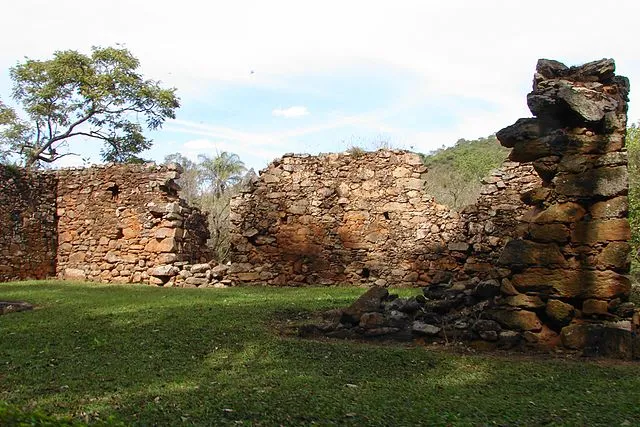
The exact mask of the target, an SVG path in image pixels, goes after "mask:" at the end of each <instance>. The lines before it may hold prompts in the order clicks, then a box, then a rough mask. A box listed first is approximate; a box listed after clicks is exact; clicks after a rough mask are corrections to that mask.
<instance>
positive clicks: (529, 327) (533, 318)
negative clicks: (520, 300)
mask: <svg viewBox="0 0 640 427" xmlns="http://www.w3.org/2000/svg"><path fill="white" fill-rule="evenodd" d="M487 316H488V317H490V318H491V319H493V320H495V321H497V322H498V323H500V324H501V325H502V326H503V327H505V328H507V329H513V330H517V331H539V330H541V329H542V322H541V321H540V319H539V318H538V316H537V315H536V314H535V313H534V312H532V311H527V310H490V311H488V312H487Z"/></svg>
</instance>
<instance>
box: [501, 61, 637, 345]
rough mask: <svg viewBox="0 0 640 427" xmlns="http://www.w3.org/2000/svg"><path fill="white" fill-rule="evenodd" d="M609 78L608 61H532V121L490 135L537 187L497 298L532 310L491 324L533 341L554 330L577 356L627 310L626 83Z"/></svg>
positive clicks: (507, 312) (505, 256)
mask: <svg viewBox="0 0 640 427" xmlns="http://www.w3.org/2000/svg"><path fill="white" fill-rule="evenodd" d="M614 71H615V64H614V61H613V60H611V59H602V60H599V61H594V62H591V63H588V64H585V65H582V66H577V67H567V66H565V65H564V64H561V63H560V62H557V61H552V60H545V59H541V60H539V61H538V65H537V69H536V73H535V76H534V82H533V91H532V92H531V93H529V95H528V96H527V104H528V106H529V109H530V110H531V112H532V113H533V115H534V116H535V117H534V118H526V119H519V120H518V121H516V123H515V124H513V125H511V126H509V127H507V128H505V129H503V130H501V131H500V132H498V134H497V137H498V139H499V140H500V142H501V144H502V145H503V146H505V147H509V148H513V151H512V153H511V155H510V159H511V160H513V161H517V162H533V166H534V168H535V170H536V172H537V173H538V174H539V175H540V177H541V178H542V180H543V183H542V185H541V186H540V187H538V188H534V189H533V190H531V191H528V192H526V193H525V194H523V197H522V200H523V201H524V202H525V203H527V204H528V205H530V206H531V210H530V211H529V212H528V213H527V214H526V215H525V217H524V221H525V223H526V226H527V233H526V235H525V236H524V237H523V238H520V239H514V240H512V241H510V242H509V243H508V244H507V245H506V247H505V248H504V250H503V251H502V254H501V257H500V259H499V262H500V263H501V264H503V265H504V266H508V267H509V268H510V269H511V275H510V277H509V278H508V279H507V280H506V282H507V283H506V285H507V286H503V289H507V291H506V292H507V293H512V294H513V295H511V298H515V297H516V296H520V297H519V298H520V299H522V300H523V301H524V299H527V300H529V301H530V302H531V301H533V300H535V301H534V302H535V304H534V303H531V304H524V305H523V304H520V305H517V306H515V307H510V308H503V309H502V311H500V312H497V313H496V317H497V318H500V319H502V320H508V322H507V323H509V322H513V323H514V324H519V325H520V327H521V329H522V328H523V329H529V330H530V331H531V339H532V340H536V339H538V338H542V337H543V336H544V337H547V338H548V337H550V336H554V334H553V332H554V331H555V332H561V336H562V343H563V344H564V345H565V346H567V347H570V348H583V347H585V346H589V345H590V343H589V340H591V341H593V339H592V338H593V336H594V331H596V333H595V335H598V334H601V333H602V327H603V322H604V321H610V320H615V319H619V318H620V317H625V316H628V315H629V313H627V311H629V310H633V308H632V305H629V304H625V302H626V300H627V297H628V296H629V292H630V289H631V286H630V282H629V279H628V277H627V274H628V273H629V268H630V262H629V253H630V250H631V247H630V245H629V243H628V241H629V239H630V237H631V230H630V227H629V222H628V220H627V211H628V199H627V191H628V176H627V153H626V151H625V148H624V139H625V133H626V123H627V115H626V113H627V101H628V93H629V81H628V79H627V78H626V77H622V76H616V75H615V73H614ZM511 285H512V286H511ZM524 297H526V298H524ZM590 337H591V338H590ZM591 344H594V343H593V342H592V343H591ZM594 345H595V344H594Z"/></svg>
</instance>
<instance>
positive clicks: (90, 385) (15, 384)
mask: <svg viewBox="0 0 640 427" xmlns="http://www.w3.org/2000/svg"><path fill="white" fill-rule="evenodd" d="M361 292H362V289H360V288H280V289H276V288H228V289H178V288H156V287H149V286H137V285H128V286H116V285H98V284H80V283H64V282H22V283H8V284H2V287H1V288H0V299H16V300H28V301H30V302H32V303H34V304H36V305H37V308H36V310H34V311H32V312H22V313H14V314H9V315H5V316H0V326H1V327H0V340H1V342H2V343H3V345H2V346H0V378H1V381H0V402H2V401H4V403H6V404H8V405H10V407H9V408H7V407H6V406H3V405H2V404H1V403H0V425H11V424H10V420H12V419H14V420H15V419H18V420H26V421H27V423H29V422H30V421H31V420H35V421H33V423H34V424H36V425H46V422H47V418H46V417H45V416H43V415H42V414H46V415H47V416H54V417H73V419H75V420H79V421H89V422H96V421H108V420H110V417H111V421H114V420H116V421H117V420H119V421H122V422H124V423H126V424H127V425H129V424H137V425H181V424H190V425H191V424H195V425H250V424H251V425H282V424H284V425H308V424H312V423H316V424H320V425H329V424H340V425H489V424H493V423H495V424H498V425H542V424H548V425H636V424H638V423H640V407H639V406H638V405H637V403H638V401H640V365H638V364H625V363H618V362H603V361H600V362H598V361H586V360H579V361H578V360H564V359H563V358H562V357H552V356H549V357H546V358H530V357H524V356H522V357H518V356H513V355H511V356H500V355H493V356H492V355H488V354H473V353H468V352H464V353H460V352H442V351H438V350H437V349H435V348H431V347H429V348H425V347H421V346H416V345H397V344H396V345H392V346H391V345H381V344H364V343H357V342H345V341H340V340H323V341H309V340H300V339H298V338H294V337H289V336H284V335H282V334H279V333H278V329H277V328H276V324H277V323H276V322H284V323H286V319H292V318H299V317H300V316H301V314H304V313H306V312H308V311H310V310H322V309H329V308H334V307H342V306H345V305H347V304H349V303H350V302H351V301H353V299H354V298H355V297H356V296H357V295H359V294H361ZM407 292H408V291H407ZM451 347H457V346H455V345H452V346H451ZM38 413H39V414H38ZM38 422H40V424H37V423H38ZM27 425H30V424H27Z"/></svg>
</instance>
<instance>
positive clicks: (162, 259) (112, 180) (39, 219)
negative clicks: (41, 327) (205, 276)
mask: <svg viewBox="0 0 640 427" xmlns="http://www.w3.org/2000/svg"><path fill="white" fill-rule="evenodd" d="M179 175H180V170H179V167H177V166H175V165H173V166H171V165H170V166H155V165H154V164H148V165H106V166H97V167H91V168H87V169H63V170H55V171H25V170H20V169H15V168H11V167H3V166H0V207H2V209H1V211H0V225H1V227H2V230H3V233H2V235H0V281H8V280H16V279H44V278H48V277H58V278H62V279H76V280H91V281H101V282H117V283H151V284H164V283H166V282H168V281H169V280H170V279H171V278H172V277H173V276H174V275H175V274H176V273H177V272H179V271H180V270H181V269H183V268H184V267H185V266H186V265H189V264H193V263H198V262H201V261H202V262H204V261H207V260H209V259H210V257H211V253H210V252H209V250H208V248H207V246H206V240H207V238H208V236H209V232H208V229H207V222H206V217H205V216H204V215H203V214H202V213H200V211H199V210H198V209H196V208H193V207H190V206H188V205H187V204H186V203H185V202H184V201H183V200H181V199H180V198H179V197H178V193H177V190H178V188H179V187H178V186H177V185H176V184H175V182H174V181H175V180H176V179H177V178H178V177H179Z"/></svg>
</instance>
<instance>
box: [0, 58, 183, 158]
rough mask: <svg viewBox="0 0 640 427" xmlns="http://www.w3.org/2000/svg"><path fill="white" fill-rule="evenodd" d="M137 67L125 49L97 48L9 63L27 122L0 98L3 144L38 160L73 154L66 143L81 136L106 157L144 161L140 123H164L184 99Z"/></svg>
mask: <svg viewBox="0 0 640 427" xmlns="http://www.w3.org/2000/svg"><path fill="white" fill-rule="evenodd" d="M139 66H140V63H139V61H138V60H137V59H136V58H135V57H134V56H133V55H132V54H131V53H130V52H129V51H128V50H127V49H124V48H113V47H107V48H100V47H94V48H92V52H91V55H89V56H87V55H84V54H81V53H79V52H77V51H74V50H66V51H58V52H55V53H54V55H53V59H50V60H46V61H39V60H32V59H28V58H27V59H26V60H25V61H24V62H23V63H19V64H18V65H16V66H15V67H12V68H11V69H10V75H11V79H12V80H13V92H12V95H13V98H14V100H16V101H17V102H18V103H19V104H20V105H21V107H22V109H23V110H24V112H25V113H26V115H27V117H28V121H24V120H20V119H19V118H18V115H17V114H16V113H15V111H13V110H12V109H10V108H9V107H7V106H6V105H4V104H1V105H0V116H2V117H1V118H0V126H1V127H0V147H1V148H0V151H2V152H4V153H5V156H6V155H17V156H19V157H20V158H22V160H23V161H24V164H25V165H26V166H28V167H33V166H37V165H38V164H41V163H42V162H45V163H52V162H55V161H56V160H58V159H60V158H61V157H63V156H66V155H70V154H72V153H61V152H60V151H59V149H60V147H61V145H63V144H67V143H68V142H69V140H70V139H71V138H73V137H78V136H84V137H87V138H92V139H97V140H100V141H102V142H103V144H104V145H103V148H102V149H101V155H102V158H103V160H105V161H112V162H131V161H136V160H139V157H138V156H137V155H138V154H139V153H141V152H142V151H143V150H145V149H148V148H149V147H151V142H152V141H151V140H149V139H147V138H146V137H145V136H144V135H143V134H142V131H143V126H142V124H141V122H142V123H144V125H146V127H147V128H148V129H151V130H152V129H157V128H160V127H161V126H162V124H163V123H164V121H165V120H166V119H167V118H175V110H176V109H177V108H178V107H179V106H180V103H179V99H178V98H177V96H176V89H175V88H172V89H163V88H162V87H161V86H160V82H157V81H154V80H145V79H143V77H142V76H141V75H140V74H139V73H138V72H137V69H138V67H139Z"/></svg>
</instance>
